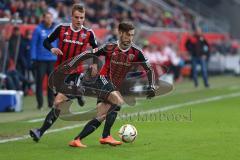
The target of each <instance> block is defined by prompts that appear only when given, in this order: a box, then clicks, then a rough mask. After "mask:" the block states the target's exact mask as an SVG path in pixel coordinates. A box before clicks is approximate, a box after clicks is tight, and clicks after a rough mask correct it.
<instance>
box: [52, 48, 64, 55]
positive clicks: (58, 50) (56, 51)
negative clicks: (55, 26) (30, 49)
mask: <svg viewBox="0 0 240 160" xmlns="http://www.w3.org/2000/svg"><path fill="white" fill-rule="evenodd" d="M51 52H52V53H53V54H55V55H63V52H62V51H61V50H60V49H59V48H52V49H51Z"/></svg>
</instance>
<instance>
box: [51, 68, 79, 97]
mask: <svg viewBox="0 0 240 160" xmlns="http://www.w3.org/2000/svg"><path fill="white" fill-rule="evenodd" d="M79 80H80V73H73V74H69V75H68V76H67V78H66V79H65V81H64V83H65V84H70V85H77V84H78V83H80V82H79ZM57 94H58V92H56V93H54V96H57ZM65 96H66V97H67V98H69V99H74V98H77V97H81V96H79V95H78V96H77V95H65Z"/></svg>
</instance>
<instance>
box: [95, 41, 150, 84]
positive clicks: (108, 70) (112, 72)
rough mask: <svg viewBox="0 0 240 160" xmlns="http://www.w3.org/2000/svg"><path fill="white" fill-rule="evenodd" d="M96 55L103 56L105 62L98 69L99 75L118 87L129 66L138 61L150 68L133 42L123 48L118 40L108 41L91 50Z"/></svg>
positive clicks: (146, 68) (147, 68)
mask: <svg viewBox="0 0 240 160" xmlns="http://www.w3.org/2000/svg"><path fill="white" fill-rule="evenodd" d="M93 54H94V55H96V56H105V64H104V65H103V66H102V68H101V70H100V75H104V76H107V77H109V78H110V79H111V81H112V82H113V84H114V85H115V86H117V87H120V85H121V83H122V81H123V79H124V78H125V76H126V74H127V73H128V72H129V71H130V68H131V67H132V66H133V65H134V64H136V63H135V62H138V64H140V65H142V66H143V68H144V69H145V70H150V69H151V67H150V64H149V63H148V61H147V59H146V58H145V57H144V55H143V52H142V50H141V49H140V48H139V47H137V46H136V45H135V44H132V45H131V46H130V47H129V48H128V49H126V50H123V49H121V48H120V47H119V44H118V42H114V43H108V44H105V45H103V46H101V47H99V48H96V49H94V50H93Z"/></svg>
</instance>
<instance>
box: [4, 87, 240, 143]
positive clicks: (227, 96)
mask: <svg viewBox="0 0 240 160" xmlns="http://www.w3.org/2000/svg"><path fill="white" fill-rule="evenodd" d="M238 96H240V92H236V93H232V94H225V95H221V96H215V97H210V98H204V99H200V100H195V101H190V102H186V103H180V104H176V105H169V106H165V107H161V108H159V109H152V110H148V111H142V112H140V114H147V113H153V112H159V111H167V110H171V109H176V108H181V107H185V106H190V105H194V104H201V103H206V102H213V101H218V100H221V99H226V98H233V97H238ZM137 114H139V113H132V114H129V115H128V116H134V115H137ZM83 125H84V124H83V123H82V124H77V125H72V126H67V127H62V128H57V129H51V130H49V131H48V132H46V134H48V133H54V132H60V131H63V130H70V129H74V128H78V127H81V126H83ZM28 138H30V136H29V135H24V136H21V137H16V138H9V139H3V140H0V143H7V142H12V141H19V140H24V139H28Z"/></svg>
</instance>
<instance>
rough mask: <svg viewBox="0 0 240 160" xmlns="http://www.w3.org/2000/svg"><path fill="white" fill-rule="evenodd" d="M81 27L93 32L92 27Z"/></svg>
mask: <svg viewBox="0 0 240 160" xmlns="http://www.w3.org/2000/svg"><path fill="white" fill-rule="evenodd" d="M82 29H84V30H86V31H88V32H92V33H94V31H93V29H92V28H90V27H86V26H82Z"/></svg>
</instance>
